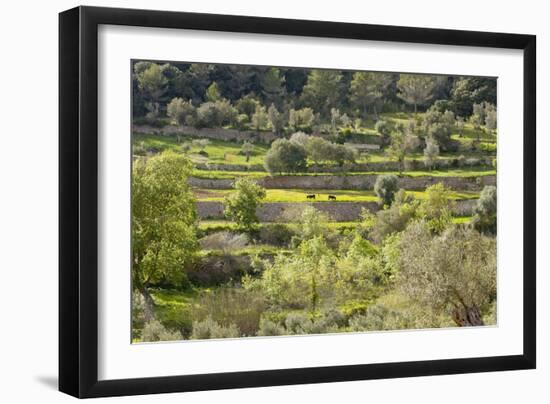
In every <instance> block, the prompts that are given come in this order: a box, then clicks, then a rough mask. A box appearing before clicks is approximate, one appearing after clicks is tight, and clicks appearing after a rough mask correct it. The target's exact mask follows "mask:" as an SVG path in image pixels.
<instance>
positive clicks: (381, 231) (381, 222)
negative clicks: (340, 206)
mask: <svg viewBox="0 0 550 404" xmlns="http://www.w3.org/2000/svg"><path fill="white" fill-rule="evenodd" d="M385 206H386V208H385V209H382V210H379V211H378V212H376V216H375V217H374V220H373V218H371V217H370V215H364V219H363V226H364V227H365V228H366V229H369V230H370V234H371V236H372V238H373V240H374V241H376V242H378V243H381V242H382V241H383V240H384V239H386V237H387V236H389V235H392V234H395V233H398V232H401V231H403V230H404V229H405V228H406V227H407V225H408V224H409V222H410V221H411V220H413V219H415V218H416V216H417V212H416V211H417V209H418V201H417V200H416V199H414V198H413V197H412V196H410V195H409V194H407V193H406V192H405V191H404V190H403V189H400V190H399V191H397V193H395V198H394V200H393V202H392V204H391V205H387V204H386V205H385Z"/></svg>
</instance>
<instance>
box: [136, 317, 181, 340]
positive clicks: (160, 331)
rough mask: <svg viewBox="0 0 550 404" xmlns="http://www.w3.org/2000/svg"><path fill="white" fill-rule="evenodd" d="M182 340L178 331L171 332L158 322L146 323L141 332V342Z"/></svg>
mask: <svg viewBox="0 0 550 404" xmlns="http://www.w3.org/2000/svg"><path fill="white" fill-rule="evenodd" d="M180 339H182V336H181V334H180V333H179V332H177V331H169V330H167V329H166V328H164V326H163V325H162V324H161V322H160V321H158V320H155V319H153V320H151V321H149V322H148V323H145V325H144V327H143V330H142V332H141V340H142V341H143V342H156V341H175V340H180Z"/></svg>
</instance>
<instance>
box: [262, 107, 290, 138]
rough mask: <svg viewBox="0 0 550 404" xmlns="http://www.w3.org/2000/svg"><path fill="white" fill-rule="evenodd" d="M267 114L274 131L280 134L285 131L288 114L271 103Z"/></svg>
mask: <svg viewBox="0 0 550 404" xmlns="http://www.w3.org/2000/svg"><path fill="white" fill-rule="evenodd" d="M267 115H268V119H269V123H270V125H271V128H272V129H273V132H275V133H276V134H278V135H280V134H281V133H282V132H283V129H284V128H285V125H286V123H287V116H286V114H284V113H281V112H279V111H278V110H277V108H276V107H275V105H274V104H271V106H270V107H269V109H268V110H267Z"/></svg>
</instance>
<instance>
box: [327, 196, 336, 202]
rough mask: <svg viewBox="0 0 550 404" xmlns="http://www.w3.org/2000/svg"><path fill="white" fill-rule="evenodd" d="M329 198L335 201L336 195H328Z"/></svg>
mask: <svg viewBox="0 0 550 404" xmlns="http://www.w3.org/2000/svg"><path fill="white" fill-rule="evenodd" d="M328 200H329V201H335V200H336V196H334V195H329V196H328Z"/></svg>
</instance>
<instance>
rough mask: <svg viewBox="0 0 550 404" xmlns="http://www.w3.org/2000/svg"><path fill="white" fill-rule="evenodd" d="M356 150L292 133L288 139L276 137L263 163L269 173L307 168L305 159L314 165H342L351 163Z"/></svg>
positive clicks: (317, 138)
mask: <svg viewBox="0 0 550 404" xmlns="http://www.w3.org/2000/svg"><path fill="white" fill-rule="evenodd" d="M356 158H357V151H356V150H355V149H354V148H353V147H349V146H345V145H341V144H338V143H333V142H330V141H328V140H326V139H323V138H321V137H318V136H310V135H307V134H305V133H303V132H296V133H294V134H293V135H292V136H291V137H290V139H285V138H281V139H277V140H275V141H274V142H273V143H271V147H270V149H269V151H268V152H267V154H266V156H265V159H264V165H265V167H266V169H267V171H269V173H271V174H274V173H278V174H281V173H294V172H303V171H306V169H307V159H310V160H312V161H313V162H314V163H315V165H316V166H318V165H319V164H321V163H336V164H338V165H339V166H343V165H344V164H345V163H353V162H355V159H356Z"/></svg>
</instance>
